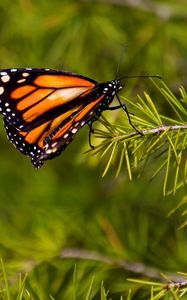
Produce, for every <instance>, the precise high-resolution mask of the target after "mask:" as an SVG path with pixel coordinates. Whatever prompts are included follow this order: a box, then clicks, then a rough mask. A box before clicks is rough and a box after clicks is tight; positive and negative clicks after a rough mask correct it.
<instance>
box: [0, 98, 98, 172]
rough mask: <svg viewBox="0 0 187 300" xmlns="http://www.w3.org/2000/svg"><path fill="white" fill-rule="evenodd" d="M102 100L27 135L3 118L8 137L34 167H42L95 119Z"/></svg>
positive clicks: (64, 115) (39, 127)
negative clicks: (93, 117)
mask: <svg viewBox="0 0 187 300" xmlns="http://www.w3.org/2000/svg"><path fill="white" fill-rule="evenodd" d="M103 97H104V96H103V95H102V96H101V97H100V98H98V99H96V100H95V101H93V102H91V103H89V104H88V105H86V106H84V105H80V106H79V107H78V108H77V107H76V108H73V109H71V111H68V113H67V112H66V113H65V114H62V115H60V116H58V117H56V118H54V119H53V120H48V121H46V122H45V123H43V124H42V125H40V126H38V127H35V128H34V129H32V130H30V131H27V132H25V131H20V130H18V129H16V128H15V126H13V125H11V124H10V123H9V121H7V119H6V118H4V125H5V129H6V132H7V136H8V138H9V140H10V141H11V142H12V143H13V144H14V146H15V147H16V148H17V149H18V150H19V151H21V153H23V154H25V155H28V156H30V157H31V161H32V163H33V165H34V167H35V168H39V167H41V166H42V164H43V162H44V161H45V160H47V159H52V158H54V157H56V156H58V155H59V154H60V153H61V152H62V151H64V150H65V148H66V147H67V146H68V144H69V143H70V142H71V141H72V139H73V138H74V135H75V134H76V133H77V132H78V131H79V130H80V129H81V128H82V127H83V126H84V125H85V124H86V122H87V121H88V120H89V119H90V118H91V117H92V115H93V114H94V109H95V107H96V106H97V104H98V103H100V101H102V98H103Z"/></svg>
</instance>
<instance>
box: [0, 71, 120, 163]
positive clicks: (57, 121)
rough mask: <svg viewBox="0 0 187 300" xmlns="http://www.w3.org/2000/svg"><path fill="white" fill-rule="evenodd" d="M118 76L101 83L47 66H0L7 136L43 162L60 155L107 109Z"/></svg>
mask: <svg viewBox="0 0 187 300" xmlns="http://www.w3.org/2000/svg"><path fill="white" fill-rule="evenodd" d="M121 88H122V86H121V83H120V81H119V80H113V81H111V82H105V83H100V84H98V83H97V82H96V81H94V80H92V79H89V78H86V77H84V76H81V75H77V74H73V73H70V72H64V71H54V70H48V69H28V68H27V69H4V70H0V112H1V113H2V114H3V116H4V124H5V129H6V131H7V135H8V138H9V139H10V141H11V142H12V143H13V144H14V145H15V147H16V148H17V149H18V150H19V151H21V152H22V153H23V154H25V155H28V156H30V157H31V160H32V163H33V165H34V166H35V167H36V168H39V167H40V166H41V165H42V164H43V162H44V161H45V160H47V159H51V158H53V157H55V156H57V155H59V154H60V153H61V152H62V151H63V150H64V149H65V148H66V147H67V145H68V144H69V143H70V142H71V141H72V139H73V138H74V135H75V134H76V133H77V132H78V131H79V130H80V129H81V128H82V127H83V126H84V125H85V124H87V123H88V121H91V122H93V121H94V120H95V117H94V114H96V115H97V116H98V117H99V116H100V114H101V112H102V111H103V110H106V109H108V107H109V105H110V103H111V102H112V100H113V98H114V96H115V94H116V93H117V92H118V91H119V90H120V89H121Z"/></svg>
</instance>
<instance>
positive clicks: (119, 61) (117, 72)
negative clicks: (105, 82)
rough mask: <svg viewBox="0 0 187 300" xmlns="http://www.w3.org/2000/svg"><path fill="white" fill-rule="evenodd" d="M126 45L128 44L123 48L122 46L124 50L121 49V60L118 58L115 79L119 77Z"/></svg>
mask: <svg viewBox="0 0 187 300" xmlns="http://www.w3.org/2000/svg"><path fill="white" fill-rule="evenodd" d="M126 47H127V46H123V48H122V51H121V54H120V57H119V60H118V64H117V68H116V73H115V79H117V77H118V74H119V68H120V64H121V62H122V60H123V55H124V52H125V48H126Z"/></svg>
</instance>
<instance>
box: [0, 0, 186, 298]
mask: <svg viewBox="0 0 187 300" xmlns="http://www.w3.org/2000/svg"><path fill="white" fill-rule="evenodd" d="M186 26H187V3H186V1H185V0H181V1H178V2H177V1H174V0H173V1H172V0H170V1H169V0H168V1H144V0H141V1H135V0H131V1H130V0H129V1H128V0H108V1H107V0H105V1H104V0H103V1H89V0H87V1H86V0H85V1H75V0H68V1H63V0H62V1H60V0H53V1H50V0H33V1H32V0H20V1H18V0H15V1H8V0H1V1H0V67H1V68H10V67H46V68H54V69H63V70H70V71H72V72H77V73H79V74H82V75H85V76H88V77H91V78H93V79H95V80H97V81H101V82H102V81H106V80H110V79H113V78H114V76H115V72H116V69H117V65H118V62H119V60H120V57H121V53H122V52H123V53H124V55H123V59H121V61H120V71H119V73H120V74H119V75H120V76H124V75H133V74H144V75H145V74H152V75H155V74H160V75H161V76H163V78H164V80H165V82H166V83H167V84H168V85H169V87H170V88H171V89H172V91H173V92H174V93H176V94H177V92H178V87H179V86H180V85H183V86H184V87H186V86H187V81H186V78H187V39H186V35H187V31H186ZM144 90H146V91H147V92H148V93H154V91H153V90H154V89H153V86H152V84H151V83H150V82H149V81H148V80H144V79H141V80H131V81H130V80H128V81H127V83H126V86H125V88H124V90H123V91H122V92H121V95H126V96H130V97H134V98H136V94H137V93H141V92H143V91H144ZM159 105H161V104H160V103H159ZM162 109H165V111H166V112H167V105H166V104H165V103H163V108H162ZM106 116H107V119H108V120H109V121H110V120H111V119H112V118H113V117H112V113H107V114H106ZM122 116H123V112H122V111H118V112H117V114H115V118H117V119H118V123H119V122H120V117H122ZM123 117H124V116H123ZM122 120H124V118H122ZM0 135H1V136H0V137H1V138H0V256H1V257H2V258H3V261H4V264H5V268H6V270H7V274H8V278H9V280H10V285H11V292H12V294H14V291H15V290H14V289H15V282H16V280H17V277H18V274H19V273H20V272H21V273H23V274H25V273H28V279H27V289H28V291H29V293H30V294H31V295H32V297H33V298H32V299H44V300H45V299H49V295H52V296H53V297H54V298H55V299H74V298H73V291H72V290H73V287H72V285H73V284H72V283H73V272H74V267H75V262H77V292H76V293H77V296H76V297H77V299H85V295H86V293H87V291H88V288H89V286H90V282H91V280H92V278H93V276H94V277H95V283H94V287H93V293H92V296H93V299H100V296H99V294H100V285H101V282H102V281H103V282H104V286H105V288H106V289H107V290H109V291H110V293H109V295H110V297H111V298H112V299H119V298H120V295H122V296H124V297H126V295H127V291H128V289H129V287H131V285H130V283H128V282H127V281H126V279H127V278H128V277H132V278H139V277H143V278H144V277H146V276H143V275H138V274H136V272H135V274H134V272H130V271H126V270H125V269H123V268H122V267H120V266H118V265H116V266H115V265H110V264H107V263H105V262H97V261H89V260H87V259H85V260H77V259H70V258H69V259H62V258H61V256H62V251H64V250H65V249H69V248H76V249H87V250H89V251H97V252H99V253H100V254H101V255H103V256H104V257H109V258H111V259H114V260H116V259H123V260H125V261H126V260H127V261H129V262H131V263H134V262H141V263H143V264H145V266H149V267H153V268H154V269H155V270H159V271H161V272H171V273H174V272H176V271H181V272H185V271H186V267H187V255H186V253H187V240H186V229H185V228H184V229H182V230H178V226H179V225H180V224H181V222H182V219H181V216H180V213H178V212H177V213H175V214H174V215H172V216H171V217H169V218H168V217H167V214H168V213H169V212H170V210H171V209H173V208H174V207H175V206H176V205H177V203H178V202H179V201H180V200H181V199H182V198H183V197H184V196H185V193H186V188H185V187H184V188H181V189H180V190H179V191H178V192H177V194H176V195H175V196H173V195H170V196H168V197H163V196H162V180H163V178H162V177H157V178H156V179H155V180H153V181H152V182H149V178H147V176H146V174H145V176H144V174H142V176H141V177H140V178H136V177H138V176H136V175H137V174H134V175H135V176H134V178H135V179H134V180H133V181H132V182H130V181H129V179H128V176H127V172H126V168H125V166H124V168H123V172H122V173H121V174H120V176H119V177H118V178H115V173H114V172H113V170H111V171H110V172H109V173H108V174H107V175H106V177H104V178H102V177H101V174H102V171H103V165H102V163H101V161H100V160H99V157H97V159H96V158H91V157H90V155H89V154H85V153H84V151H85V150H88V149H89V146H88V128H83V129H82V130H81V132H80V133H79V134H78V135H77V136H76V139H75V140H74V141H73V143H72V144H71V145H70V146H69V147H68V148H67V149H66V151H65V152H63V153H62V155H61V156H59V157H58V158H56V159H54V160H52V161H48V162H46V164H45V165H44V166H43V167H42V169H41V170H39V171H36V170H34V168H33V167H32V165H31V163H30V160H29V159H28V158H27V157H25V156H23V155H21V154H20V153H18V151H16V150H15V149H14V147H13V146H12V145H11V144H10V143H9V141H8V140H7V138H6V134H5V131H4V128H3V124H1V131H0ZM93 143H94V138H93ZM149 168H151V163H150V164H149ZM132 294H133V299H146V298H144V297H146V295H145V294H146V292H144V291H140V290H139V289H138V288H137V286H135V287H132ZM12 299H14V298H12ZM124 299H125V298H124Z"/></svg>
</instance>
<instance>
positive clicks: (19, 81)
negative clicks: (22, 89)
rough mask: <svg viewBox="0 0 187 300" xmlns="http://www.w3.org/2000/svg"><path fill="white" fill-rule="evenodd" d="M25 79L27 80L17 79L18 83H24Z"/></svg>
mask: <svg viewBox="0 0 187 300" xmlns="http://www.w3.org/2000/svg"><path fill="white" fill-rule="evenodd" d="M25 80H26V79H25V78H23V79H19V80H18V81H17V83H22V82H24V81H25Z"/></svg>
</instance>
